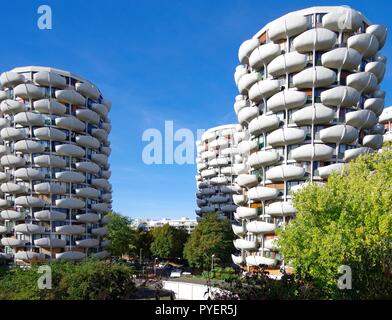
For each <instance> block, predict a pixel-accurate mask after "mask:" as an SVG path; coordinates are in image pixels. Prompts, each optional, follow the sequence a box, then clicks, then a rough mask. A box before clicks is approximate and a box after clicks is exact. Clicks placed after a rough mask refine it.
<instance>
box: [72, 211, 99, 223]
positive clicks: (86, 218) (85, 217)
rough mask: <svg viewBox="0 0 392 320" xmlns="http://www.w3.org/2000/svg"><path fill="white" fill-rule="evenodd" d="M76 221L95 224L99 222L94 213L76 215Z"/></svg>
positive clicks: (97, 216)
mask: <svg viewBox="0 0 392 320" xmlns="http://www.w3.org/2000/svg"><path fill="white" fill-rule="evenodd" d="M76 220H78V221H80V222H83V223H97V222H98V221H99V215H97V214H95V213H83V214H78V215H76Z"/></svg>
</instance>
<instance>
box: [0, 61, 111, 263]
mask: <svg viewBox="0 0 392 320" xmlns="http://www.w3.org/2000/svg"><path fill="white" fill-rule="evenodd" d="M0 82H1V87H2V88H1V91H0V101H1V103H0V129H1V131H0V137H1V140H0V210H1V212H0V237H1V243H0V251H1V253H0V254H1V255H2V256H3V257H9V258H13V259H15V261H17V262H30V261H32V260H45V259H48V260H51V259H66V260H80V259H82V258H84V257H86V256H89V255H93V256H95V257H97V258H104V257H107V256H108V255H109V253H108V251H106V250H105V249H104V247H105V246H107V245H108V242H107V241H103V240H102V238H103V237H104V236H105V235H106V233H107V229H106V227H104V226H103V225H104V224H105V223H106V221H105V220H107V219H105V217H104V215H105V213H106V212H108V210H110V208H111V198H112V195H111V192H112V188H111V185H110V183H109V181H108V179H109V177H110V171H109V163H108V158H109V155H110V151H111V149H110V143H109V141H108V135H109V132H110V129H111V125H110V120H109V118H108V112H109V110H110V108H111V102H110V101H109V100H106V99H104V98H103V97H102V94H101V92H100V91H99V90H98V88H97V87H96V86H95V85H93V84H92V83H91V82H89V81H88V80H85V79H83V78H81V77H78V76H76V75H74V74H72V73H70V72H67V71H63V70H58V69H54V68H47V67H33V66H31V67H21V68H16V69H13V70H11V71H8V72H4V73H2V74H1V76H0Z"/></svg>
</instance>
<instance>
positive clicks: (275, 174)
mask: <svg viewBox="0 0 392 320" xmlns="http://www.w3.org/2000/svg"><path fill="white" fill-rule="evenodd" d="M304 175H305V169H304V168H303V167H297V166H295V165H281V166H276V167H272V168H271V169H268V170H267V171H266V173H265V176H266V179H267V180H272V181H288V180H298V179H301V178H303V177H304Z"/></svg>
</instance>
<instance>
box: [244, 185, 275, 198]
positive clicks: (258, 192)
mask: <svg viewBox="0 0 392 320" xmlns="http://www.w3.org/2000/svg"><path fill="white" fill-rule="evenodd" d="M278 195H279V190H278V189H275V188H268V187H254V188H251V189H249V191H248V198H249V199H250V200H256V201H266V200H273V199H275V198H277V197H278Z"/></svg>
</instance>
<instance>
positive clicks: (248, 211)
mask: <svg viewBox="0 0 392 320" xmlns="http://www.w3.org/2000/svg"><path fill="white" fill-rule="evenodd" d="M236 214H237V216H238V218H239V219H253V218H256V217H257V214H258V212H257V208H248V207H238V208H237V209H236Z"/></svg>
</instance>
